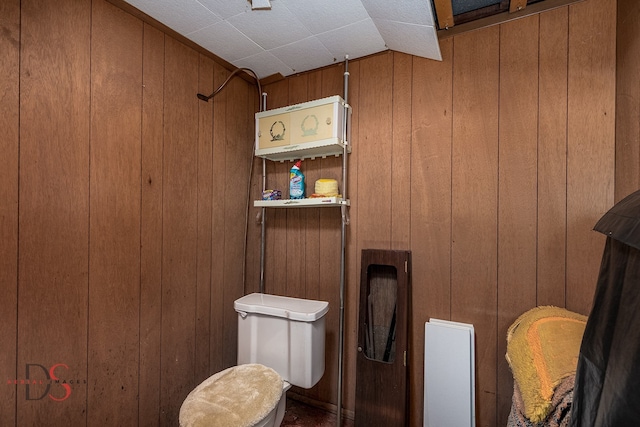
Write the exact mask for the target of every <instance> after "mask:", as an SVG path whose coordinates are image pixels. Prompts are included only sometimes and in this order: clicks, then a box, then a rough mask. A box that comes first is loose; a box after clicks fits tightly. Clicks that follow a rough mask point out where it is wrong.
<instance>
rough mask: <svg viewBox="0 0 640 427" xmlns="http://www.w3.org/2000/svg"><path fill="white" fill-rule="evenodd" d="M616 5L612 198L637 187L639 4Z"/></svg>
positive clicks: (639, 166)
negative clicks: (614, 177) (614, 127)
mask: <svg viewBox="0 0 640 427" xmlns="http://www.w3.org/2000/svg"><path fill="white" fill-rule="evenodd" d="M617 5H618V18H617V25H616V31H617V36H616V41H617V43H616V64H617V67H616V189H615V201H619V200H621V199H622V198H624V197H625V196H627V195H629V194H631V193H632V192H634V191H636V190H638V189H639V188H640V82H638V72H639V71H640V37H639V36H638V28H640V3H638V2H637V1H633V0H618V2H617Z"/></svg>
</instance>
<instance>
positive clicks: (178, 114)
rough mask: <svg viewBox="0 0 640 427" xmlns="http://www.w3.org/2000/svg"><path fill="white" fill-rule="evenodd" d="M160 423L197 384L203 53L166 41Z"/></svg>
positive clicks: (173, 417)
mask: <svg viewBox="0 0 640 427" xmlns="http://www.w3.org/2000/svg"><path fill="white" fill-rule="evenodd" d="M164 84H165V85H164V120H165V122H164V147H163V150H164V151H163V155H164V158H163V180H162V181H163V200H162V207H163V231H162V234H163V243H162V350H161V352H162V354H161V361H162V368H161V375H162V377H161V381H162V383H161V395H160V398H161V400H160V409H161V411H162V418H161V425H175V424H176V423H177V420H178V410H179V409H180V405H181V404H182V401H183V400H184V398H185V397H186V396H187V394H188V393H189V392H190V391H191V389H192V388H193V387H194V386H195V385H196V384H195V332H196V328H195V323H196V318H195V317H196V306H197V303H196V298H197V292H196V281H197V280H196V279H197V273H196V272H197V213H198V211H197V204H198V203H197V184H198V177H197V166H196V165H197V164H198V151H197V150H198V102H200V101H199V100H198V99H197V98H196V97H195V96H194V94H196V93H197V92H198V54H196V53H195V52H194V51H192V50H190V49H188V48H187V47H186V46H184V45H182V44H180V43H178V42H177V41H175V40H173V39H169V38H167V39H166V40H165V80H164Z"/></svg>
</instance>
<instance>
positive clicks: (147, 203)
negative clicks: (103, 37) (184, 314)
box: [138, 24, 164, 427]
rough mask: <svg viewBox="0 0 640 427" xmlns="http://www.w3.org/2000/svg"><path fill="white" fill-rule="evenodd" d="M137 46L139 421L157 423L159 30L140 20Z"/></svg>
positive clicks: (161, 88)
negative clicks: (139, 97)
mask: <svg viewBox="0 0 640 427" xmlns="http://www.w3.org/2000/svg"><path fill="white" fill-rule="evenodd" d="M143 31H144V33H143V51H142V68H143V69H142V84H143V86H142V88H143V89H142V127H141V129H142V135H141V138H142V147H141V155H142V162H141V187H142V188H141V195H140V196H141V202H140V203H141V206H140V245H141V250H140V383H139V394H140V397H139V409H138V411H139V425H140V426H148V427H155V426H157V425H158V424H159V422H160V418H159V417H160V384H161V382H160V363H161V362H160V349H161V316H162V311H161V309H162V159H163V149H162V147H163V126H164V123H163V112H162V104H163V99H164V35H163V34H162V33H161V32H160V31H158V30H156V29H155V28H152V27H150V26H149V25H147V24H145V25H144V29H143Z"/></svg>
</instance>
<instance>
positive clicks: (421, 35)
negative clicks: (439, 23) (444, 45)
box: [374, 19, 442, 61]
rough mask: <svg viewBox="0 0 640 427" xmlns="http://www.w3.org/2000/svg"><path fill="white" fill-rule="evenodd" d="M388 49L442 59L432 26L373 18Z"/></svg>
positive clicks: (436, 35)
mask: <svg viewBox="0 0 640 427" xmlns="http://www.w3.org/2000/svg"><path fill="white" fill-rule="evenodd" d="M374 22H375V23H376V26H377V27H378V30H380V34H382V37H383V38H384V40H385V42H386V43H387V46H389V49H392V50H395V51H398V52H403V53H409V54H411V55H416V56H421V57H424V58H430V59H437V60H439V61H441V60H442V55H441V53H440V45H439V44H438V34H437V33H436V30H435V28H434V27H431V26H427V25H415V24H405V23H403V22H396V21H387V20H384V19H376V20H374Z"/></svg>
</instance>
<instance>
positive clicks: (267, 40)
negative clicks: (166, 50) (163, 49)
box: [125, 0, 442, 79]
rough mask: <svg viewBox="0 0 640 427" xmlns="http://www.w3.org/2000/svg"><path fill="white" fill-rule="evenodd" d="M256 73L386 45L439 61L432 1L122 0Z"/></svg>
mask: <svg viewBox="0 0 640 427" xmlns="http://www.w3.org/2000/svg"><path fill="white" fill-rule="evenodd" d="M125 1H126V2H127V3H129V4H131V5H132V6H134V7H135V8H137V9H139V10H140V11H142V12H144V13H145V14H147V15H149V16H150V17H152V18H154V19H155V20H157V21H159V22H161V23H162V24H164V25H166V26H167V27H169V28H171V29H172V30H174V31H176V32H177V33H179V34H181V35H183V36H184V37H186V38H188V39H190V40H191V41H193V42H195V43H197V44H198V45H200V46H202V47H203V48H205V49H207V50H208V51H210V52H211V53H213V54H215V55H216V56H218V57H220V58H222V59H224V60H225V61H227V62H229V63H230V64H232V65H234V66H236V67H246V68H250V69H251V70H253V71H254V72H255V73H256V74H257V75H258V77H259V78H261V79H262V78H264V77H268V76H271V75H273V74H278V73H279V74H281V75H283V76H288V75H291V74H295V73H299V72H303V71H308V70H312V69H315V68H320V67H323V66H326V65H330V64H333V63H336V62H342V61H343V60H344V59H345V55H349V58H351V59H355V58H359V57H362V56H366V55H370V54H373V53H377V52H381V51H384V50H387V49H391V50H395V51H398V52H404V53H408V54H412V55H416V56H420V57H424V58H429V59H435V60H441V59H442V57H441V55H440V47H439V45H438V36H437V34H436V27H435V20H434V14H433V8H432V5H431V0H271V9H270V10H252V9H251V3H250V2H249V1H248V0H125Z"/></svg>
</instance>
